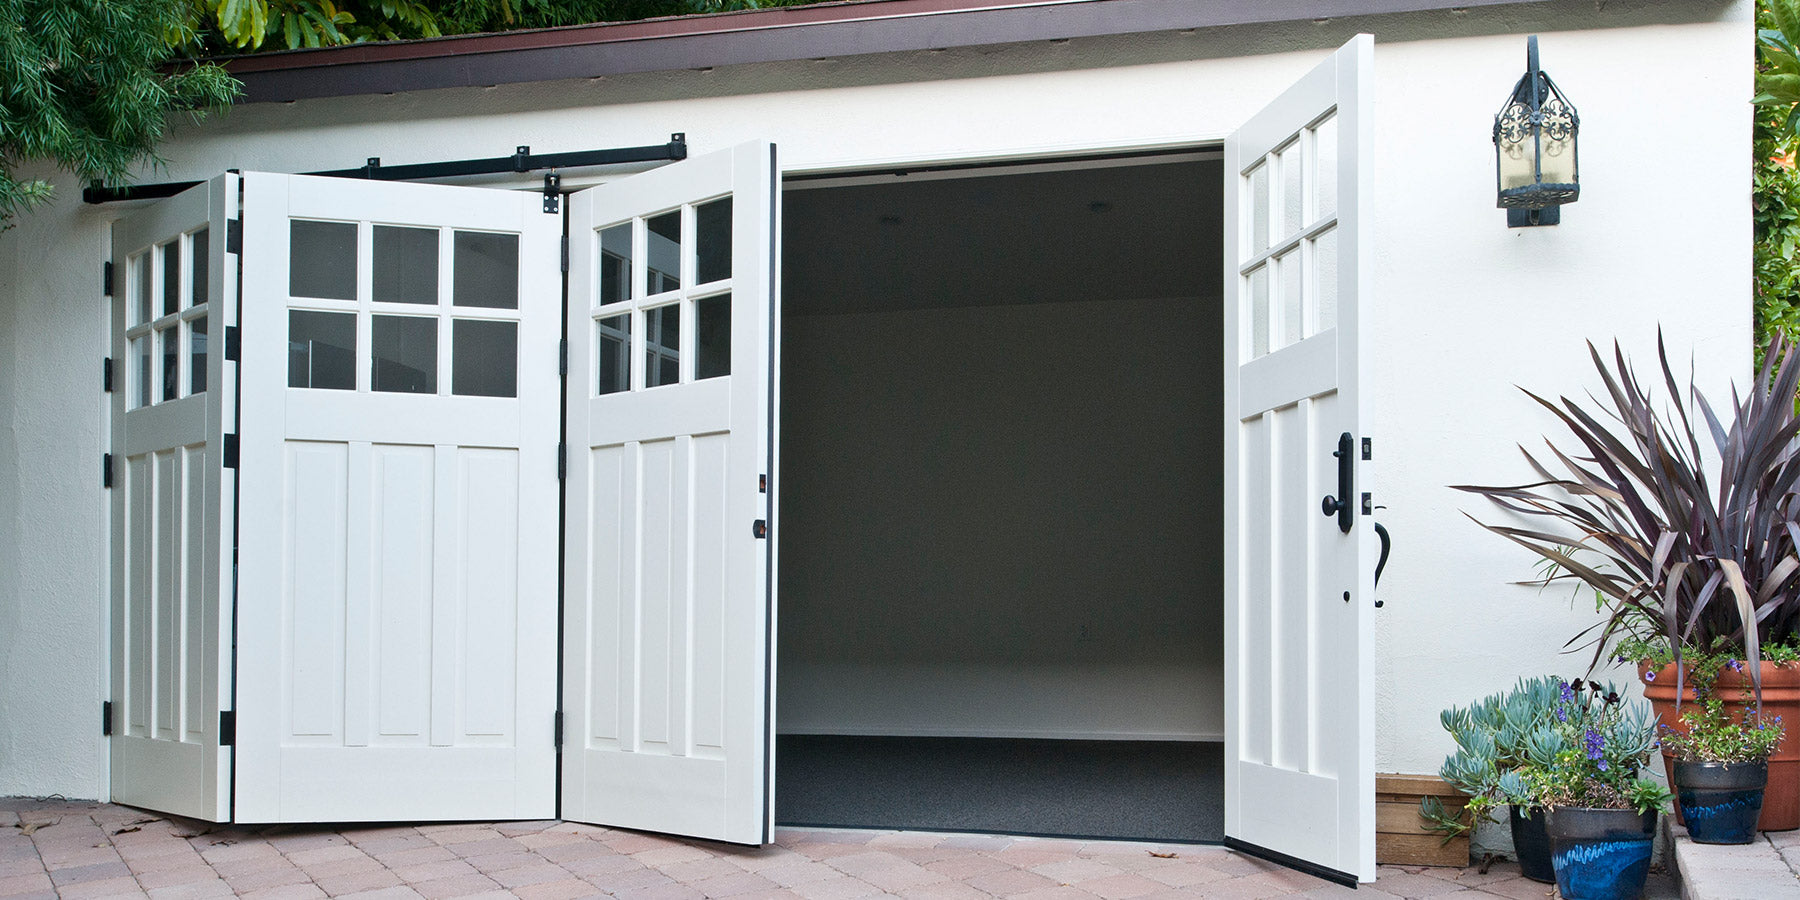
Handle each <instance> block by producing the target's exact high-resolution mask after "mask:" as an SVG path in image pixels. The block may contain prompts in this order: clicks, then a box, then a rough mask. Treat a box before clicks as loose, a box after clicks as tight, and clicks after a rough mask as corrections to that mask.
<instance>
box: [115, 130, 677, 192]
mask: <svg viewBox="0 0 1800 900" xmlns="http://www.w3.org/2000/svg"><path fill="white" fill-rule="evenodd" d="M686 158H687V135H685V134H680V133H676V134H672V135H669V142H668V143H666V144H651V145H649V146H646V147H623V148H619V149H614V150H576V151H573V152H570V153H532V152H531V148H530V147H525V146H521V147H519V148H518V149H517V150H515V151H514V152H513V155H511V156H490V157H488V158H486V159H459V160H452V161H450V162H435V163H413V164H410V165H404V166H384V165H382V164H381V158H380V157H375V156H371V157H369V161H368V162H367V163H364V164H363V165H361V166H359V167H357V168H354V169H330V170H327V171H323V172H303V173H301V174H303V175H318V176H322V177H325V178H364V179H368V180H370V181H418V180H421V179H426V178H455V177H457V176H461V175H492V174H495V173H499V172H533V171H537V170H539V169H577V168H582V167H584V166H616V165H620V164H623V163H639V162H663V161H672V160H678V159H686ZM546 177H547V178H549V177H551V176H546ZM197 184H200V182H198V181H166V182H162V183H160V184H136V185H127V186H125V187H106V186H105V185H102V184H99V183H95V184H93V185H90V186H89V187H87V188H86V189H85V190H83V191H82V192H81V199H82V200H83V201H84V202H87V203H114V202H117V201H121V200H155V199H158V198H161V197H173V196H175V195H176V194H179V193H181V192H182V191H185V190H187V189H188V188H191V187H193V186H194V185H197ZM550 187H551V186H550V185H548V184H547V185H546V190H549V189H550Z"/></svg>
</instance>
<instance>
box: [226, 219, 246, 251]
mask: <svg viewBox="0 0 1800 900" xmlns="http://www.w3.org/2000/svg"><path fill="white" fill-rule="evenodd" d="M225 252H226V253H239V254H241V253H243V252H244V220H243V219H226V220H225Z"/></svg>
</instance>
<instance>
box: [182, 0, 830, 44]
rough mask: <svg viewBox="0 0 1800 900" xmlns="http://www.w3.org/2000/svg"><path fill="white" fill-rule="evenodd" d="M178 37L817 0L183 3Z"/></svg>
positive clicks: (550, 19) (632, 15)
mask: <svg viewBox="0 0 1800 900" xmlns="http://www.w3.org/2000/svg"><path fill="white" fill-rule="evenodd" d="M186 2H187V3H188V23H187V26H186V28H185V30H184V32H183V35H182V41H181V42H182V43H183V44H184V45H185V48H186V50H187V52H189V53H190V54H193V55H197V56H203V55H208V54H218V53H232V52H238V53H241V52H243V51H245V50H250V51H256V50H271V49H277V48H285V49H295V48H299V47H324V46H330V45H333V44H350V43H357V42H361V41H390V40H397V39H406V38H427V37H437V36H438V35H440V34H474V33H479V32H488V31H509V30H512V29H517V28H554V27H557V26H561V25H581V24H586V23H589V22H623V21H629V20H634V19H649V18H655V17H658V16H680V15H691V14H695V13H713V12H729V11H732V10H740V9H761V8H765V7H771V6H794V5H798V4H801V3H810V2H817V0H186Z"/></svg>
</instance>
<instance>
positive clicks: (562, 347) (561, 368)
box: [556, 338, 569, 375]
mask: <svg viewBox="0 0 1800 900" xmlns="http://www.w3.org/2000/svg"><path fill="white" fill-rule="evenodd" d="M556 353H557V356H556V374H558V375H568V374H569V339H568V338H563V339H562V341H560V342H559V343H558V345H557V350H556Z"/></svg>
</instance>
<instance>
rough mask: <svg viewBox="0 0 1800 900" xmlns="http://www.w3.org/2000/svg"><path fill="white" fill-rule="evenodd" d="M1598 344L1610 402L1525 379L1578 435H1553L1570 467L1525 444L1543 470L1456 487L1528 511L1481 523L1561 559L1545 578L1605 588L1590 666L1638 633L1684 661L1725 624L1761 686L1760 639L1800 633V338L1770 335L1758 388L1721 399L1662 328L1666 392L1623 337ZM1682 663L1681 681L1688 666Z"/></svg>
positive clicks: (1787, 638)
mask: <svg viewBox="0 0 1800 900" xmlns="http://www.w3.org/2000/svg"><path fill="white" fill-rule="evenodd" d="M1588 351H1589V355H1590V356H1591V357H1592V359H1593V362H1594V367H1595V369H1596V370H1597V371H1598V372H1599V374H1600V378H1601V381H1602V383H1603V385H1604V393H1603V394H1602V395H1601V396H1600V397H1597V398H1593V399H1594V400H1595V405H1596V406H1598V407H1599V409H1598V410H1597V411H1590V410H1589V409H1588V408H1586V407H1585V406H1584V405H1583V404H1580V403H1577V402H1575V401H1572V400H1570V399H1568V398H1567V397H1562V398H1559V400H1558V401H1555V402H1553V401H1550V400H1547V399H1545V398H1543V397H1540V396H1538V395H1537V394H1533V393H1531V392H1529V391H1527V392H1526V393H1527V395H1528V396H1530V397H1531V398H1532V399H1533V400H1536V401H1537V402H1538V403H1539V404H1541V405H1542V406H1543V407H1544V408H1545V409H1547V410H1549V411H1550V412H1551V413H1552V414H1553V415H1555V416H1556V417H1557V418H1558V419H1559V420H1560V421H1561V422H1562V423H1563V425H1564V426H1565V427H1566V428H1567V429H1568V431H1569V433H1570V434H1571V435H1573V436H1574V438H1575V441H1576V443H1577V444H1578V445H1579V447H1580V449H1579V450H1576V451H1573V452H1565V451H1563V450H1561V449H1559V448H1558V447H1556V446H1555V445H1554V444H1551V445H1550V448H1549V452H1550V454H1551V457H1553V462H1554V464H1555V465H1556V466H1557V467H1558V469H1559V471H1560V474H1553V473H1552V471H1551V469H1550V467H1549V466H1547V465H1546V464H1544V463H1543V462H1540V461H1539V459H1538V458H1537V457H1536V456H1534V455H1532V454H1531V452H1529V451H1526V452H1525V458H1526V461H1527V462H1528V463H1529V464H1530V465H1531V467H1532V469H1533V470H1535V471H1536V473H1537V474H1538V476H1539V479H1538V480H1537V481H1534V482H1531V483H1527V484H1522V485H1514V486H1498V487H1496V486H1475V485H1460V486H1457V489H1459V490H1464V491H1469V492H1471V493H1475V494H1479V495H1481V496H1484V497H1486V498H1488V499H1489V500H1490V501H1492V502H1493V503H1494V504H1495V505H1496V506H1497V507H1499V508H1500V509H1501V510H1503V511H1504V512H1506V513H1509V514H1513V515H1516V516H1518V517H1520V518H1521V519H1523V520H1525V522H1526V523H1527V524H1526V525H1523V526H1521V525H1510V524H1488V523H1482V525H1483V527H1485V528H1487V529H1488V530H1489V531H1492V532H1494V533H1495V534H1498V535H1501V536H1502V537H1505V538H1507V539H1508V540H1511V541H1513V542H1514V543H1517V544H1519V545H1520V546H1523V547H1525V548H1527V549H1529V550H1531V551H1532V552H1534V553H1536V554H1538V555H1539V556H1540V557H1542V558H1543V559H1545V560H1547V561H1549V562H1551V563H1554V564H1555V569H1554V570H1553V571H1552V572H1551V573H1550V574H1549V575H1547V576H1545V577H1544V578H1542V579H1539V581H1538V582H1536V583H1540V584H1547V583H1552V582H1558V581H1564V580H1571V579H1572V580H1575V581H1578V582H1580V583H1581V584H1582V585H1585V586H1586V587H1587V588H1590V589H1592V590H1594V591H1595V592H1597V594H1598V596H1599V597H1600V598H1601V604H1602V607H1603V612H1604V616H1603V618H1602V620H1601V622H1600V623H1599V624H1597V625H1595V626H1594V627H1593V628H1591V629H1589V630H1588V631H1585V632H1583V633H1582V634H1580V635H1577V636H1576V637H1575V638H1574V639H1572V640H1571V641H1570V643H1571V644H1576V643H1579V642H1580V641H1582V640H1583V639H1584V638H1589V637H1591V638H1592V641H1593V643H1594V645H1595V646H1594V658H1593V664H1592V665H1590V667H1589V671H1592V670H1593V668H1595V667H1597V666H1598V664H1599V662H1600V660H1601V659H1602V658H1604V657H1605V655H1606V651H1607V650H1608V649H1609V648H1612V647H1614V646H1616V645H1617V644H1618V643H1619V642H1620V641H1623V640H1627V639H1630V638H1637V639H1639V640H1645V641H1647V640H1650V639H1652V638H1655V637H1659V636H1660V637H1661V638H1662V639H1663V640H1664V641H1666V642H1667V644H1668V646H1669V647H1670V648H1671V651H1672V653H1673V655H1674V657H1675V659H1676V660H1677V661H1679V660H1680V658H1681V654H1682V653H1683V652H1685V651H1687V650H1688V649H1689V648H1693V647H1702V648H1706V647H1712V646H1714V645H1715V644H1716V643H1717V642H1718V641H1719V640H1721V639H1723V640H1725V641H1728V642H1729V643H1730V644H1731V645H1732V646H1734V647H1739V648H1741V649H1742V653H1741V654H1740V655H1739V658H1741V659H1743V660H1744V661H1745V662H1746V663H1748V664H1749V665H1750V666H1751V669H1750V674H1751V678H1752V683H1753V685H1754V688H1755V690H1756V691H1758V692H1759V696H1760V691H1761V670H1760V666H1759V665H1757V663H1758V662H1759V660H1760V658H1761V655H1762V647H1763V646H1764V645H1773V644H1777V643H1788V642H1791V641H1792V640H1793V638H1794V636H1795V630H1796V626H1800V591H1796V590H1794V587H1795V586H1796V582H1797V581H1800V578H1797V576H1800V553H1797V552H1796V541H1797V540H1800V528H1796V527H1795V526H1794V524H1793V523H1794V521H1795V520H1796V519H1797V518H1800V495H1797V494H1796V484H1800V447H1797V445H1796V442H1795V437H1796V435H1797V434H1800V417H1796V415H1795V404H1794V397H1795V390H1796V387H1797V386H1800V353H1797V352H1795V351H1794V350H1793V345H1789V344H1787V343H1786V342H1783V341H1780V340H1777V341H1776V342H1774V343H1773V344H1771V345H1770V347H1769V349H1768V351H1767V352H1766V353H1765V354H1764V360H1763V364H1762V366H1761V367H1760V370H1759V371H1758V373H1757V375H1756V379H1755V381H1754V382H1753V384H1752V385H1751V388H1750V390H1748V391H1747V392H1746V393H1744V394H1741V395H1740V394H1738V393H1736V392H1734V393H1733V394H1732V397H1731V404H1730V405H1729V406H1726V407H1724V408H1723V410H1722V412H1723V415H1720V414H1719V412H1718V411H1715V408H1714V406H1713V405H1712V404H1711V403H1709V402H1708V401H1707V399H1706V397H1705V396H1704V395H1702V394H1701V393H1700V391H1699V389H1698V388H1696V387H1695V386H1694V384H1693V383H1692V381H1691V380H1690V381H1689V383H1688V385H1687V386H1686V389H1685V390H1683V389H1682V388H1680V387H1678V382H1677V381H1676V378H1675V374H1674V371H1673V368H1672V367H1671V366H1670V364H1669V359H1668V352H1667V348H1666V346H1665V345H1664V343H1663V341H1662V339H1661V337H1660V335H1659V337H1658V340H1657V351H1658V353H1657V355H1658V360H1659V362H1660V364H1661V366H1660V368H1661V371H1660V375H1661V376H1662V377H1661V382H1662V384H1663V385H1664V387H1665V389H1666V391H1667V393H1668V396H1667V397H1666V398H1665V400H1664V403H1663V404H1658V403H1657V402H1656V401H1654V400H1653V399H1652V396H1651V393H1650V389H1649V387H1648V386H1647V385H1646V384H1645V382H1643V381H1641V380H1640V379H1639V378H1638V377H1637V375H1636V373H1635V372H1634V371H1633V370H1632V368H1631V366H1630V364H1629V363H1627V362H1626V360H1625V355H1624V351H1623V350H1621V349H1620V348H1619V347H1618V346H1617V345H1616V344H1615V345H1614V348H1613V357H1612V360H1611V362H1610V364H1609V361H1608V360H1607V359H1606V358H1605V357H1603V356H1602V355H1601V354H1600V352H1599V350H1598V349H1597V348H1595V347H1594V346H1593V345H1591V344H1590V345H1589V347H1588ZM1702 432H1704V433H1705V434H1706V435H1707V436H1708V437H1709V438H1710V441H1711V443H1712V445H1713V449H1714V451H1715V454H1714V455H1715V458H1716V460H1717V462H1716V469H1713V468H1711V467H1709V466H1708V465H1707V463H1706V462H1705V457H1704V456H1703V454H1702V452H1701V447H1700V441H1701V438H1700V434H1701V433H1702ZM1709 469H1711V470H1710V471H1709ZM1478 521H1479V520H1478ZM1676 671H1677V673H1678V675H1677V679H1678V682H1677V686H1676V687H1677V690H1678V691H1679V690H1680V688H1681V684H1680V679H1681V678H1683V677H1685V673H1684V669H1683V667H1679V666H1678V667H1677V670H1676Z"/></svg>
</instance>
